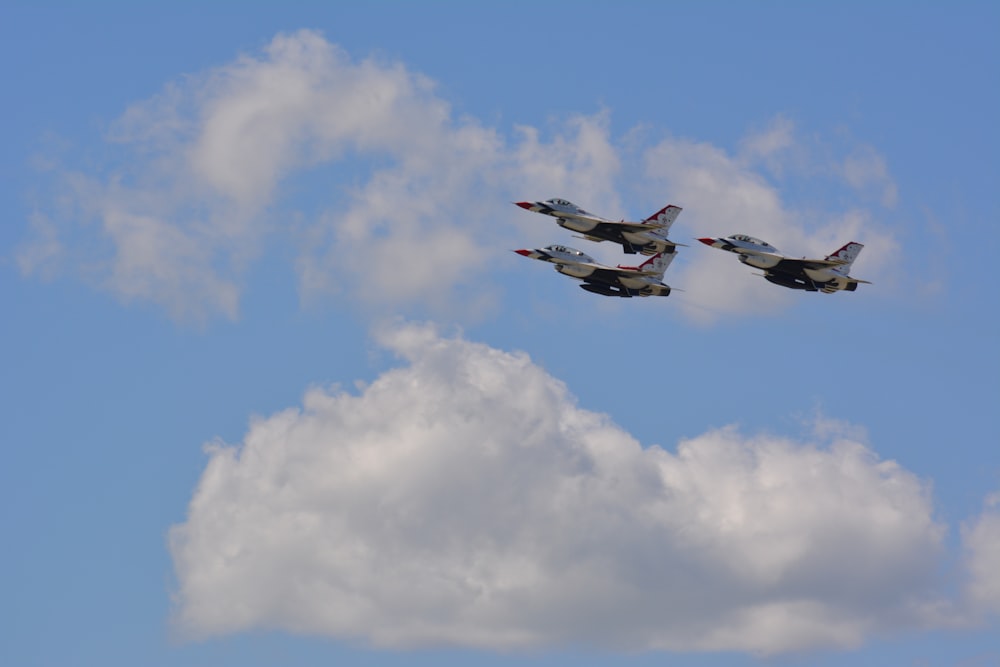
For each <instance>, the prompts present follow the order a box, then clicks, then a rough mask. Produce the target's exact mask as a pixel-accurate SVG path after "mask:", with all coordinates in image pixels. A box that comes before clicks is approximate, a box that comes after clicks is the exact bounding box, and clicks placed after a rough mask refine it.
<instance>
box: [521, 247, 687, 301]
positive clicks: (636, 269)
mask: <svg viewBox="0 0 1000 667" xmlns="http://www.w3.org/2000/svg"><path fill="white" fill-rule="evenodd" d="M514 252H516V253H517V254H518V255H523V256H524V257H530V258H531V259H538V260H541V261H543V262H551V263H552V264H554V265H555V270H556V271H558V272H559V273H561V274H563V275H565V276H570V277H571V278H576V279H577V280H582V281H583V284H582V285H580V287H581V288H583V289H585V290H587V291H588V292H594V293H595V294H603V295H604V296H619V297H623V298H628V297H633V296H667V295H669V294H670V286H669V285H664V284H663V282H662V281H663V273H664V272H665V271H666V270H667V267H668V266H670V262H672V261H674V256H675V255H676V254H677V253H676V250H675V249H674V248H671V249H670V252H669V253H662V252H661V253H657V254H655V255H653V256H652V257H651V258H649V259H648V260H646V261H645V262H643V263H642V264H640V265H639V266H622V265H620V264H619V265H618V266H605V265H604V264H598V263H597V262H595V261H594V259H593V258H592V257H591V256H590V255H588V254H586V253H583V252H580V251H579V250H576V249H575V248H568V247H566V246H564V245H550V246H546V247H545V248H535V249H534V250H515V251H514Z"/></svg>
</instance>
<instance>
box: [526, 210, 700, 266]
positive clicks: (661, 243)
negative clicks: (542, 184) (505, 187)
mask: <svg viewBox="0 0 1000 667" xmlns="http://www.w3.org/2000/svg"><path fill="white" fill-rule="evenodd" d="M515 203H516V204H517V205H518V206H520V207H521V208H523V209H526V210H528V211H534V212H535V213H544V214H545V215H551V216H552V217H554V218H555V219H556V222H557V223H558V224H559V226H560V227H565V228H566V229H569V230H570V231H574V232H580V233H581V234H582V235H583V236H582V237H580V238H584V239H587V240H588V241H597V242H601V241H612V242H614V243H620V244H621V245H622V247H623V248H624V249H625V252H627V253H628V254H630V255H634V254H635V253H637V252H640V253H642V254H643V255H655V254H656V253H660V252H662V253H666V252H667V251H668V250H669V251H670V252H673V248H674V247H675V246H678V245H682V244H680V243H674V242H673V241H670V240H668V239H667V232H668V231H670V225H672V224H674V220H676V219H677V215H678V214H679V213H680V212H681V209H680V208H679V207H677V206H664V207H663V208H661V209H660V210H659V211H657V212H656V213H654V214H653V215H651V216H649V217H648V218H646V219H645V220H643V221H642V222H625V221H624V220H621V221H619V222H615V221H614V220H608V219H606V218H602V217H601V216H599V215H594V214H593V213H589V212H587V211H584V210H583V209H582V208H580V207H579V206H577V205H576V204H574V203H572V202H568V201H566V200H565V199H549V200H548V201H537V202H530V201H519V202H515Z"/></svg>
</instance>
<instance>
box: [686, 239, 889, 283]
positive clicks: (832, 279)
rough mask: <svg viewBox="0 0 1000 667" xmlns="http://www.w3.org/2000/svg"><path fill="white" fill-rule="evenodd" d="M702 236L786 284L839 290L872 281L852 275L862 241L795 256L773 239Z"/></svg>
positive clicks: (713, 244)
mask: <svg viewBox="0 0 1000 667" xmlns="http://www.w3.org/2000/svg"><path fill="white" fill-rule="evenodd" d="M698 240H699V241H701V242H702V243H704V244H705V245H707V246H711V247H713V248H721V249H722V250H728V251H729V252H733V253H736V254H738V255H739V256H740V261H741V262H743V263H744V264H746V265H747V266H753V267H755V268H758V269H763V270H764V274H763V275H764V278H765V279H766V280H767V281H769V282H772V283H774V284H775V285H781V286H782V287H790V288H792V289H801V290H806V291H808V292H825V293H826V294H833V293H834V292H837V291H839V290H847V291H848V292H853V291H854V290H856V289H857V288H858V283H866V284H869V285H870V284H871V283H870V282H868V281H867V280H860V279H858V278H852V277H851V276H849V275H848V272H850V270H851V264H853V263H854V260H855V259H857V257H858V253H860V252H861V249H862V248H864V246H863V245H862V244H860V243H854V242H853V241H852V242H851V243H848V244H847V245H845V246H844V247H843V248H841V249H840V250H838V251H837V252H835V253H833V254H832V255H827V256H826V257H825V258H824V259H806V258H802V259H795V258H793V257H786V256H785V255H782V254H781V253H780V252H779V251H778V249H777V248H775V247H774V246H773V245H771V244H770V243H765V242H764V241H761V240H760V239H755V238H754V237H752V236H746V235H745V234H733V235H732V236H728V237H726V238H724V239H713V238H704V239H698Z"/></svg>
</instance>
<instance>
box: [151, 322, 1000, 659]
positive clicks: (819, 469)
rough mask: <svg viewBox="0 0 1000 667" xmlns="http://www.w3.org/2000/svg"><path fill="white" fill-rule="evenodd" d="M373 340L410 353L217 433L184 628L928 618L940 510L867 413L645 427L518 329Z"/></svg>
mask: <svg viewBox="0 0 1000 667" xmlns="http://www.w3.org/2000/svg"><path fill="white" fill-rule="evenodd" d="M380 339H381V341H382V343H383V344H384V345H386V346H387V347H388V348H389V349H391V350H393V351H394V352H395V353H396V354H398V355H399V356H400V357H402V358H403V360H404V363H403V364H402V365H401V366H399V367H397V368H395V369H392V370H389V371H387V372H385V373H384V374H383V375H382V376H381V377H379V378H377V379H376V380H375V381H374V382H373V383H371V384H370V385H369V386H367V387H365V388H364V389H363V390H361V391H360V393H357V394H354V393H348V392H345V391H342V390H340V389H338V388H332V389H322V388H314V389H311V390H310V391H309V392H308V393H307V394H306V396H305V400H304V405H303V407H302V408H301V409H297V408H292V409H288V410H285V411H283V412H280V413H278V414H275V415H272V416H270V417H266V418H256V419H254V420H253V422H252V423H251V426H250V429H249V431H248V433H247V435H246V437H245V439H244V441H243V443H241V444H240V445H239V446H228V445H225V444H223V443H216V444H212V445H211V446H209V448H208V454H209V457H210V461H209V463H208V466H207V468H206V470H205V472H204V474H203V476H202V479H201V481H200V483H199V485H198V489H197V491H196V493H195V495H194V498H193V499H192V501H191V505H190V509H189V516H188V519H187V521H186V522H185V523H183V524H180V525H178V526H175V527H174V528H173V529H172V530H171V534H170V545H171V551H172V554H173V558H174V564H175V568H176V574H177V581H178V590H177V595H176V601H177V608H176V621H177V624H178V627H179V628H180V629H181V631H182V632H183V633H185V634H186V635H187V636H191V637H205V636H212V635H220V634H227V633H233V632H240V631H245V630H249V629H252V628H279V629H285V630H288V631H292V632H296V633H312V634H318V635H325V636H330V637H336V638H355V639H361V640H364V641H366V642H370V643H372V644H375V645H380V646H395V647H409V646H417V645H453V646H470V647H480V648H486V649H510V648H518V647H552V646H565V645H579V644H585V645H597V646H602V647H605V648H610V649H622V650H629V651H635V650H647V649H667V650H737V651H751V652H761V653H780V652H786V651H795V650H802V649H811V648H817V647H852V646H857V645H858V644H860V643H861V642H863V641H864V640H865V639H866V638H867V637H869V636H871V635H872V634H877V633H879V632H880V631H884V630H887V629H890V628H899V627H915V626H918V625H920V624H922V623H924V622H926V613H925V610H926V607H927V605H929V604H932V603H933V602H934V601H935V600H936V590H937V585H938V583H939V582H938V580H937V577H938V573H939V567H940V565H941V561H942V557H943V545H942V538H943V533H944V530H945V529H944V527H943V526H942V525H941V524H939V523H937V522H936V521H935V519H934V516H933V515H934V511H933V507H932V504H931V500H930V497H929V491H928V487H927V485H926V484H925V483H924V482H922V481H921V480H920V479H918V478H917V477H916V476H914V475H913V474H912V473H910V472H907V471H906V470H904V469H903V468H901V467H900V466H899V465H898V464H896V463H895V462H893V461H883V460H880V459H879V458H878V456H877V455H876V454H875V453H874V451H873V450H872V449H871V448H870V447H869V446H868V445H867V444H866V443H864V442H862V441H859V439H858V437H859V433H858V432H857V430H856V429H851V428H840V427H839V426H837V425H836V424H835V423H833V422H830V421H822V422H821V423H820V424H819V425H818V428H817V435H816V439H815V440H814V441H795V440H790V439H787V438H783V437H778V436H770V435H746V434H743V433H741V432H740V431H739V430H737V429H736V428H734V427H725V428H721V429H718V430H712V431H709V432H707V433H705V434H703V435H700V436H698V437H695V438H692V439H690V440H683V441H681V442H678V443H675V446H671V448H670V449H664V448H661V447H660V446H656V445H653V446H649V447H645V448H644V447H642V446H641V445H640V443H638V442H637V441H636V440H635V439H634V438H633V437H631V436H630V435H629V434H628V433H627V432H626V431H624V430H622V429H621V428H620V427H619V426H617V425H616V424H614V423H612V422H611V421H610V420H609V419H608V418H607V417H606V416H603V415H600V414H596V413H593V412H589V411H587V410H583V409H580V408H579V407H578V406H577V405H576V404H575V401H574V398H573V396H572V395H570V393H569V392H568V391H567V388H566V387H565V385H563V384H562V383H561V382H560V381H558V380H557V379H555V378H553V377H552V376H550V375H548V374H547V373H546V372H545V371H544V370H542V369H541V368H540V367H538V366H536V365H535V364H534V363H533V362H532V361H531V359H530V358H529V357H528V356H527V355H525V354H523V353H510V352H505V351H502V350H498V349H495V348H491V347H488V346H486V345H482V344H476V343H472V342H469V341H466V340H463V339H462V338H448V337H442V336H441V335H440V334H439V333H438V332H437V331H436V330H435V329H434V328H431V327H425V326H400V327H394V328H389V329H386V330H384V331H383V332H382V333H381V335H380ZM978 530H979V529H978V528H977V529H974V532H975V531H978ZM977 534H978V533H977ZM976 553H982V554H983V555H984V557H985V556H987V555H988V554H986V552H985V551H982V550H980V549H978V547H977V548H976ZM993 579H995V578H993Z"/></svg>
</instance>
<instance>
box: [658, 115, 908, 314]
mask: <svg viewBox="0 0 1000 667" xmlns="http://www.w3.org/2000/svg"><path fill="white" fill-rule="evenodd" d="M792 130H793V128H792V126H791V124H790V123H788V122H787V121H784V120H783V119H781V118H779V119H777V120H776V121H775V123H774V124H773V125H772V126H771V127H769V128H768V129H767V130H765V131H764V132H763V133H762V134H760V135H750V136H748V137H747V138H745V139H744V141H743V143H742V150H741V152H740V153H739V154H737V155H730V154H729V153H727V152H726V151H724V150H723V149H721V148H718V147H716V146H713V145H711V144H708V143H704V142H695V141H690V140H687V139H677V138H669V139H666V140H664V141H662V142H661V143H659V144H657V145H656V146H653V147H652V148H650V149H649V150H648V151H647V152H646V154H645V165H646V173H647V176H648V178H649V179H650V180H651V181H652V182H653V183H658V184H659V185H658V188H659V189H660V190H666V191H668V192H675V193H680V195H681V196H682V197H683V200H682V201H683V205H684V207H685V210H684V213H683V216H684V217H683V221H684V225H683V227H684V229H686V230H694V233H693V234H692V235H693V236H695V237H703V236H713V237H717V236H729V235H730V234H733V233H744V234H750V235H751V236H756V237H758V238H762V239H764V240H765V241H769V242H770V243H772V244H774V245H776V246H777V247H778V248H779V249H780V250H781V251H782V252H784V253H785V254H787V255H789V256H792V257H795V256H802V257H804V256H809V257H824V256H826V255H828V254H830V253H832V252H833V251H835V250H836V249H837V248H839V247H841V246H842V245H843V244H845V243H847V242H848V241H852V240H856V241H861V242H862V243H864V244H865V250H864V252H863V254H862V255H861V257H860V258H859V260H858V261H857V264H856V265H855V268H854V270H853V271H852V274H854V275H857V276H859V277H862V278H866V279H871V278H873V277H878V276H881V275H884V273H885V271H886V268H887V266H888V265H890V264H891V262H892V261H893V260H894V258H895V256H896V252H897V246H896V243H895V241H894V239H893V237H892V235H891V234H889V233H887V232H886V231H885V230H883V229H880V228H878V227H876V226H874V225H872V224H871V221H870V219H869V216H868V214H867V213H866V212H864V211H862V210H859V209H855V210H851V211H847V212H845V213H841V214H833V215H831V214H822V217H817V214H815V213H810V212H803V211H798V210H795V209H793V208H789V207H788V205H787V204H786V203H785V202H784V201H783V200H782V197H781V193H780V191H779V190H778V188H777V187H776V186H774V185H773V184H771V183H770V182H769V181H768V180H767V179H766V178H764V176H763V175H762V174H761V173H760V171H759V170H758V165H757V162H758V160H765V162H767V163H768V164H769V165H770V166H769V168H770V170H771V171H780V160H779V156H780V154H781V153H782V152H783V151H787V150H789V149H791V148H792V147H793V146H794V141H793V132H792ZM795 159H802V158H801V157H796V158H795ZM678 227H680V225H678ZM687 253H690V254H691V255H694V254H695V253H697V254H698V257H697V260H696V261H694V260H692V261H690V262H685V263H683V264H681V265H680V267H679V268H678V269H677V270H676V271H671V273H672V274H673V275H672V276H671V281H670V282H671V284H674V285H676V286H678V287H682V288H683V289H684V290H685V292H686V293H685V294H684V298H683V300H682V302H683V307H684V310H685V312H686V313H687V315H688V316H689V317H691V318H692V319H694V320H697V321H701V322H711V321H713V320H715V319H716V318H718V317H719V316H720V315H723V314H732V313H764V314H766V313H770V312H774V311H776V310H778V309H780V308H783V307H786V306H787V305H789V304H790V303H792V302H793V301H794V299H795V296H796V293H795V292H792V291H791V290H787V289H781V288H777V287H776V286H774V285H771V284H770V283H768V282H766V281H765V280H763V279H762V278H759V277H754V276H753V275H752V274H754V273H757V274H759V273H761V272H760V271H757V270H754V269H751V268H750V267H747V266H744V265H743V264H741V263H739V262H738V261H737V260H736V258H735V256H733V255H730V254H728V253H723V252H719V251H716V250H709V249H708V248H705V247H702V246H700V245H697V246H696V247H694V248H692V249H691V250H689V251H687ZM687 253H686V254H687Z"/></svg>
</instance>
